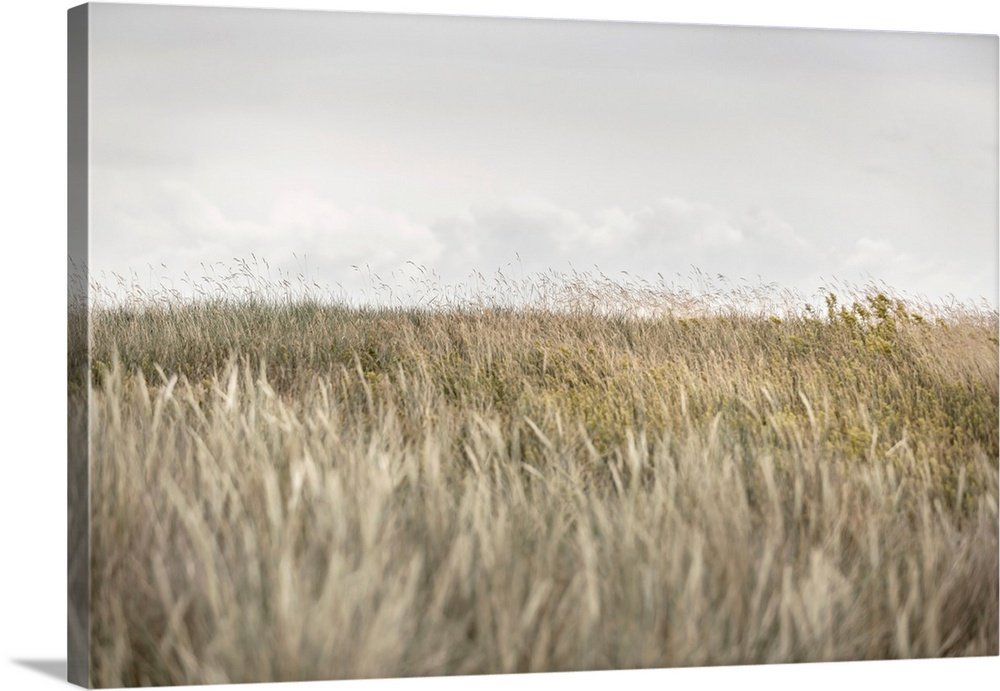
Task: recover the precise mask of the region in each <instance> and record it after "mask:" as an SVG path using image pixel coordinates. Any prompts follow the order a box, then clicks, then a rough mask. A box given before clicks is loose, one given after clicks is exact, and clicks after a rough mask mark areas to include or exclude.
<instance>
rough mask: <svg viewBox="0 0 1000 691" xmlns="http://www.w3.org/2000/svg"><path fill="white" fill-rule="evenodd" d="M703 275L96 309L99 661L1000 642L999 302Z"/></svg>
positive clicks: (255, 666)
mask: <svg viewBox="0 0 1000 691" xmlns="http://www.w3.org/2000/svg"><path fill="white" fill-rule="evenodd" d="M569 283H570V284H571V283H572V280H570V281H569ZM593 285H594V284H591V286H592V287H593ZM607 287H608V285H607V284H605V288H607ZM564 288H565V286H564ZM550 294H551V293H550ZM626 294H627V291H626ZM244 297H250V298H252V296H244ZM685 299H686V298H685ZM615 300H617V301H618V302H616V303H612V304H626V305H627V304H628V303H627V301H626V302H622V301H621V299H620V298H615ZM736 302H737V303H738V301H736ZM602 304H607V303H602ZM661 304H662V303H661ZM686 304H687V305H688V306H691V304H692V303H690V302H688V303H686ZM720 304H721V303H718V302H716V303H714V306H713V305H708V306H707V307H710V309H709V308H705V309H702V310H701V311H696V310H690V309H688V310H685V311H671V310H666V309H665V310H661V311H660V312H659V313H656V314H652V316H650V315H649V314H646V313H642V314H640V313H639V312H637V311H631V312H630V311H629V310H627V309H622V310H615V309H594V303H593V302H590V303H588V304H583V303H581V304H580V305H576V306H575V307H574V306H573V305H567V304H562V305H561V308H560V309H545V308H542V307H538V306H537V305H536V306H535V307H530V306H523V304H522V305H521V306H518V305H507V306H504V305H497V304H495V303H491V304H485V303H482V302H481V303H479V304H475V303H468V302H467V303H465V304H451V305H448V306H444V307H442V308H440V309H417V308H412V307H411V308H403V307H395V308H393V307H391V306H384V307H381V308H364V307H348V306H343V305H341V306H338V305H332V304H325V303H322V302H320V301H316V300H308V299H295V300H287V301H282V300H256V299H243V298H241V299H238V300H235V299H230V300H222V301H219V300H202V301H191V302H180V301H160V302H153V303H144V304H142V305H140V306H109V307H103V308H97V309H94V310H93V311H92V313H91V320H92V325H91V328H92V337H93V350H92V362H91V369H90V371H91V381H92V385H93V389H92V394H91V395H92V406H91V415H92V419H91V435H92V444H93V446H92V458H93V465H92V473H93V474H92V507H93V526H92V530H93V541H92V549H93V581H92V592H93V615H92V623H93V630H92V650H93V679H94V680H95V683H97V684H98V685H101V686H115V685H149V684H168V683H169V684H191V683H204V682H240V681H287V680H298V679H329V678H351V677H375V676H377V677H392V676H411V675H445V674H474V673H489V672H516V671H555V670H578V669H623V668H634V667H662V666H681V665H705V664H746V663H762V662H792V661H807V660H808V661H821V660H859V659H882V658H905V657H934V656H967V655H995V654H997V653H998V601H997V591H998V583H1000V580H998V536H997V531H998V519H997V514H998V509H997V497H998V468H997V458H998V424H997V416H998V383H997V378H998V366H997V365H998V363H997V358H998V353H997V314H996V312H995V311H992V312H991V311H988V310H982V309H972V308H966V309H964V310H957V309H952V310H951V311H949V312H943V311H942V312H939V313H933V312H931V311H928V310H927V309H926V306H920V309H917V308H915V307H912V306H910V305H909V304H907V303H905V302H904V301H902V300H899V299H897V298H895V297H892V296H890V295H889V294H887V293H885V292H877V291H874V290H869V291H868V292H863V293H857V294H853V295H847V296H846V297H845V296H841V297H840V299H839V300H838V299H837V298H835V297H832V296H831V297H829V298H828V300H827V302H826V304H825V309H816V308H809V309H802V310H800V311H799V312H798V313H794V312H792V311H788V310H786V311H783V312H782V313H781V314H780V315H779V314H766V313H760V312H759V310H756V309H754V310H746V311H742V312H741V311H740V310H738V309H724V308H721V307H720V306H719V305H720ZM703 307H705V305H703ZM680 315H683V316H680ZM71 391H74V393H73V394H72V395H84V394H83V393H82V390H80V389H73V388H72V387H71Z"/></svg>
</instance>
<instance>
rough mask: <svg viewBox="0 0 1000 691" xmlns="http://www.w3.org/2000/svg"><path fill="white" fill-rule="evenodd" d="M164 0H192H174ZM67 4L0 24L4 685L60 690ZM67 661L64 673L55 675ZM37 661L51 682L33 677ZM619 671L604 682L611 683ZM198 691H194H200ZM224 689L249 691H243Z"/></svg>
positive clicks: (834, 5) (900, 677)
mask: <svg viewBox="0 0 1000 691" xmlns="http://www.w3.org/2000/svg"><path fill="white" fill-rule="evenodd" d="M162 4H183V3H175V2H165V3H162ZM200 4H205V5H230V6H247V5H251V6H258V7H275V8H302V9H343V10H370V11H407V12H428V13H439V14H442V13H443V14H476V15H499V16H530V17H555V18H587V19H613V20H654V21H672V22H695V23H709V24H751V25H764V26H808V27H830V28H854V29H893V30H907V31H947V32H968V33H990V34H997V33H998V31H1000V29H998V21H997V17H998V11H997V10H996V9H995V8H991V7H990V6H989V4H988V3H986V2H983V1H982V0H962V1H958V0H951V1H949V2H936V3H919V2H888V1H876V0H867V1H856V0H838V1H837V2H823V3H801V2H777V1H770V0H757V1H756V2H752V3H747V2H739V1H737V0H734V1H730V2H723V1H721V0H719V1H703V2H699V3H683V5H684V6H683V7H673V6H669V7H661V6H660V5H659V3H653V2H641V1H638V0H635V1H633V0H614V1H608V0H604V1H602V2H599V1H579V0H578V1H576V2H571V1H568V0H534V1H533V2H529V1H522V0H506V1H505V2H471V0H466V1H465V2H462V1H459V0H453V1H451V2H447V1H443V0H442V1H438V2H434V1H431V0H411V1H410V2H402V1H398V2H390V1H379V0H372V1H370V2H335V1H331V2H315V1H313V2H309V1H308V0H299V1H291V2H281V1H280V0H270V1H268V2H260V3H258V2H245V3H238V2H209V1H206V2H202V3H200ZM71 6H72V3H68V2H58V1H55V0H20V1H19V2H13V3H6V4H5V7H4V10H5V11H4V15H3V20H2V22H0V32H2V33H0V51H2V60H0V69H2V75H3V78H2V81H0V89H2V94H3V96H2V103H3V106H2V108H0V118H2V126H0V137H2V146H0V161H2V164H0V174H2V175H3V180H2V182H3V184H2V187H0V190H2V193H0V202H2V203H0V214H2V220H3V224H2V226H0V228H2V233H3V239H4V241H5V242H4V247H3V250H0V262H2V264H0V266H2V271H0V280H2V281H3V285H2V291H0V295H2V299H3V311H2V318H0V348H2V353H0V412H2V416H0V425H2V427H0V429H2V431H3V433H4V441H3V444H2V446H0V463H2V469H3V472H2V475H0V511H2V516H0V534H2V535H3V541H2V543H0V579H2V584H0V689H17V690H20V689H26V690H30V689H48V688H56V687H59V686H62V685H63V684H64V683H65V682H64V681H61V680H60V679H57V678H56V677H55V676H52V674H53V673H54V672H56V671H58V672H59V673H61V674H64V669H65V667H64V664H63V663H64V661H65V657H66V643H65V640H66V604H65V600H66V595H65V593H66V570H65V564H66V558H65V554H66V499H65V498H66V479H65V478H66V471H65V465H66V453H65V445H66V437H65V423H64V421H65V398H64V395H65V394H64V392H65V384H64V382H65V342H66V341H65V333H66V332H65V294H66V293H65V288H66V283H65V266H66V237H65V235H66V222H65V212H66V202H65V199H66V182H65V180H66V166H65V146H66V136H65V131H66V98H65V89H66V76H65V74H66V69H65V65H66V10H67V9H68V8H69V7H71ZM60 665H62V666H60ZM39 667H41V668H43V669H44V670H48V673H45V672H40V671H38V668H39ZM609 674H610V676H609ZM991 679H992V684H994V685H995V684H996V682H997V681H1000V658H996V657H994V658H980V659H975V660H960V661H917V662H881V663H863V664H861V663H849V664H833V665H786V666H772V667H744V668H714V669H697V670H653V671H638V672H615V673H590V674H560V675H532V676H519V677H502V676H494V677H479V678H474V679H468V678H465V679H458V678H451V679H432V680H426V679H418V680H394V681H370V682H323V683H314V684H310V685H308V686H300V687H293V686H291V685H287V684H264V685H258V686H255V687H253V688H260V689H268V690H269V689H291V688H315V689H432V688H434V689H437V688H445V689H459V688H468V687H469V686H470V685H471V686H472V687H473V688H476V689H501V688H509V687H510V686H513V685H515V684H516V685H518V686H519V687H522V688H524V689H543V688H546V689H548V688H557V689H558V688H574V689H577V688H580V687H581V686H582V687H584V688H590V687H593V688H600V687H606V686H607V685H628V686H630V687H634V688H637V689H645V688H660V687H662V686H663V685H665V684H666V685H674V686H677V687H679V688H689V687H698V688H716V687H717V688H729V687H732V686H736V685H738V686H739V687H740V688H741V689H745V688H768V689H774V688H776V689H792V688H809V689H837V690H838V691H841V690H842V689H845V688H851V687H853V688H862V689H868V688H871V689H889V688H903V689H907V691H909V690H911V689H937V688H948V687H957V688H961V689H966V688H978V687H979V686H981V685H984V684H985V683H987V682H989V680H991ZM192 688H195V687H192ZM219 688H233V689H235V688H240V687H236V686H231V687H219Z"/></svg>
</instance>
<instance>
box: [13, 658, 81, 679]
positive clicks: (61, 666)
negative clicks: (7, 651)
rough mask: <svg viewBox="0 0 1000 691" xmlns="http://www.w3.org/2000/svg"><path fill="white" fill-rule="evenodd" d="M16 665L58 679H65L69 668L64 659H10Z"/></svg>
mask: <svg viewBox="0 0 1000 691" xmlns="http://www.w3.org/2000/svg"><path fill="white" fill-rule="evenodd" d="M11 662H13V663H14V664H16V665H21V666H22V667H27V668H28V669H31V670H34V671H36V672H38V673H39V674H44V675H45V676H47V677H53V678H55V679H59V680H60V681H66V673H67V670H68V668H69V665H68V663H67V662H66V660H65V659H62V660H11Z"/></svg>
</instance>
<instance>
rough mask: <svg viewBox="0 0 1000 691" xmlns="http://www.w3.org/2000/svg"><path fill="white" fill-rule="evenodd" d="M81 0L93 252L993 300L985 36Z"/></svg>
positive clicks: (163, 273)
mask: <svg viewBox="0 0 1000 691" xmlns="http://www.w3.org/2000/svg"><path fill="white" fill-rule="evenodd" d="M90 7H91V15H90V22H91V45H90V48H91V72H90V76H91V82H90V98H91V100H90V105H91V111H90V113H91V188H90V189H91V269H92V272H93V274H94V275H95V277H96V278H97V279H98V280H102V276H104V277H105V278H104V280H106V281H107V280H109V278H108V277H110V275H111V274H112V273H119V274H123V275H128V274H129V273H130V272H135V274H136V275H137V276H138V277H139V280H140V282H141V283H144V284H145V283H147V282H148V281H149V280H150V279H149V276H150V266H152V267H153V271H152V273H153V275H154V279H153V282H154V284H158V283H159V282H160V279H161V278H163V277H172V278H173V279H174V282H175V285H176V286H177V287H181V285H180V283H179V279H180V278H181V277H182V276H183V275H184V273H185V272H186V273H188V274H189V275H190V276H192V277H197V276H200V275H201V274H202V273H203V270H202V268H201V265H202V264H209V265H210V264H212V263H214V262H218V261H221V262H223V264H224V265H225V266H232V263H233V262H232V260H233V258H234V257H235V258H246V259H250V257H251V253H252V254H254V255H256V257H259V258H264V259H266V260H267V261H268V262H269V264H270V266H271V268H272V271H274V270H277V269H278V268H282V269H284V270H285V271H288V272H290V273H292V274H293V275H294V274H296V273H299V272H302V271H303V270H304V269H305V270H306V271H307V273H308V275H309V277H310V278H313V279H316V280H318V281H319V282H320V283H322V284H324V285H328V286H331V287H334V288H335V287H336V286H337V285H339V286H342V287H343V288H344V290H345V291H347V292H348V293H350V294H351V295H352V296H356V295H362V294H363V292H361V293H358V292H355V291H357V290H360V288H359V286H363V285H364V284H365V283H367V281H368V279H367V278H365V276H364V275H361V274H359V273H358V272H357V271H355V270H354V269H352V266H366V265H367V266H368V267H370V270H371V271H372V272H374V273H376V274H378V275H380V276H382V277H383V279H384V280H386V281H387V282H390V283H391V282H393V281H394V280H395V281H396V282H397V283H398V282H402V283H403V284H404V285H406V282H405V280H404V281H400V280H399V279H398V278H397V279H393V278H390V277H391V276H396V277H398V276H403V275H406V276H409V275H414V271H415V270H414V269H413V265H412V264H408V262H413V264H416V265H419V266H422V267H425V269H426V270H428V271H431V270H433V271H435V272H436V273H437V274H438V275H440V276H441V277H442V279H443V280H444V281H445V282H459V281H465V280H466V279H467V278H468V277H469V275H470V273H471V272H472V271H474V270H478V271H480V272H482V273H483V274H485V275H487V276H490V275H491V274H492V273H493V272H494V271H495V270H496V269H498V268H500V269H501V270H503V271H505V272H507V273H511V272H513V273H514V274H516V275H523V274H530V273H532V272H536V271H546V270H555V271H559V272H563V271H569V270H570V269H571V268H576V269H579V270H592V269H593V267H594V265H596V266H597V267H598V268H599V269H600V270H601V271H603V272H605V273H606V274H608V275H620V272H621V271H627V272H628V273H629V274H630V275H631V276H635V277H646V278H650V279H656V277H657V275H658V274H662V275H663V276H665V277H666V278H667V279H668V280H671V279H674V278H677V277H678V276H679V277H688V276H690V275H691V270H692V267H697V268H699V269H701V270H702V271H705V272H706V273H708V274H712V275H714V274H723V275H725V276H727V277H728V278H729V279H730V280H731V281H733V282H737V281H739V280H741V279H747V280H749V281H751V282H757V281H758V280H761V281H764V282H777V283H780V284H781V285H783V286H787V287H790V288H795V289H797V290H800V291H802V292H803V293H804V294H807V295H808V294H812V293H813V292H814V291H815V290H816V289H817V288H818V287H819V286H820V285H822V284H824V283H829V282H831V281H833V280H835V279H837V280H840V281H850V282H864V281H866V280H867V278H868V277H871V278H873V279H875V280H877V281H885V282H886V283H887V284H888V285H890V286H892V287H894V288H895V289H897V290H899V291H903V292H907V293H913V294H920V295H924V296H927V297H929V298H931V299H933V300H938V299H942V298H944V297H945V296H948V295H954V296H955V297H957V298H959V299H961V300H978V299H981V298H985V299H986V300H987V301H988V302H989V303H990V304H992V305H996V304H997V302H998V298H997V290H998V288H997V285H998V265H997V254H998V232H997V227H998V193H997V189H998V178H997V166H998V162H997V157H998V141H997V129H998V113H997V97H998V93H997V88H998V87H997V84H998V73H997V58H998V56H997V47H998V43H997V38H996V37H995V36H985V37H984V36H970V35H935V34H916V33H908V34H904V33H885V32H857V31H832V30H792V29H754V28H732V27H697V26H677V25H662V24H639V23H624V22H616V23H604V22H583V21H552V20H505V19H487V18H456V17H416V16H401V15H379V14H357V13H335V12H320V11H311V12H292V11H276V10H231V9H219V8H191V7H173V6H137V5H112V4H92V5H91V6H90ZM303 257H305V258H306V260H305V261H303V259H302V258H303ZM517 257H519V259H520V261H519V262H518V261H517V259H516V258H517ZM306 262H307V263H306ZM758 277H759V279H758ZM678 280H680V279H678ZM335 289H336V288H335Z"/></svg>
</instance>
